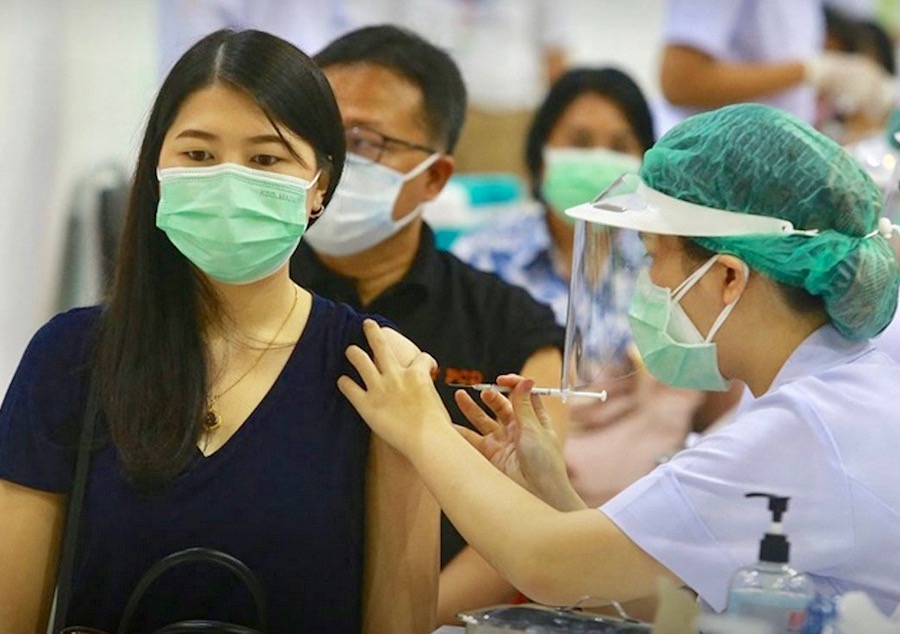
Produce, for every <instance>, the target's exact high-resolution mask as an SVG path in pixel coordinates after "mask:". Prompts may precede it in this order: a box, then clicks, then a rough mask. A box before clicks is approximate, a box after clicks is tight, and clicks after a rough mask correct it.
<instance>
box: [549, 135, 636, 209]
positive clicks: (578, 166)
mask: <svg viewBox="0 0 900 634" xmlns="http://www.w3.org/2000/svg"><path fill="white" fill-rule="evenodd" d="M640 167H641V161H640V159H638V158H636V157H634V156H631V155H630V154H624V153H622V152H615V151H613V150H608V149H606V148H590V149H582V148H545V149H544V176H543V179H542V182H541V196H542V197H543V198H544V200H545V201H546V202H547V204H548V205H550V208H551V209H552V210H553V211H554V212H555V213H556V214H557V215H559V217H560V218H563V219H564V220H565V221H566V222H568V223H569V224H574V223H575V219H574V218H571V217H569V216H567V215H565V213H563V212H564V211H565V210H566V209H569V208H570V207H575V206H576V205H582V204H584V203H587V202H590V201H591V200H593V199H594V198H596V196H597V194H599V193H600V192H602V191H603V190H604V189H606V188H607V187H609V186H610V185H612V183H613V181H615V180H616V179H617V178H618V177H619V176H621V175H622V174H625V173H627V172H635V171H637V170H638V169H639V168H640Z"/></svg>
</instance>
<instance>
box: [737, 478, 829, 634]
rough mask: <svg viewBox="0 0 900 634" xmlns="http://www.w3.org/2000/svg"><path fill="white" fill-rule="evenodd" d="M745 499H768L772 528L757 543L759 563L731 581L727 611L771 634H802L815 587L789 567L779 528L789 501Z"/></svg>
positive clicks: (750, 494)
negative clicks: (757, 623)
mask: <svg viewBox="0 0 900 634" xmlns="http://www.w3.org/2000/svg"><path fill="white" fill-rule="evenodd" d="M747 497H765V498H768V499H769V510H770V511H772V526H771V528H770V529H769V532H768V533H766V534H765V537H764V538H763V539H762V541H761V542H760V545H759V561H758V562H757V563H755V564H753V565H752V566H745V567H744V568H741V569H740V570H738V571H737V572H736V573H735V575H734V577H733V578H732V581H731V585H730V587H729V589H728V607H727V610H726V611H727V612H728V613H729V614H735V615H740V616H744V617H751V618H754V619H758V620H760V621H763V622H765V623H767V624H769V626H770V627H771V629H772V632H773V634H782V633H785V634H787V633H789V632H801V631H802V630H803V624H804V622H805V620H806V609H807V607H808V606H809V604H810V603H811V602H812V600H813V598H814V597H815V588H814V586H813V583H812V581H811V580H810V579H809V577H807V576H806V575H804V574H802V573H800V572H797V571H796V570H794V569H793V568H791V567H790V566H789V565H788V558H789V557H788V555H789V552H790V544H789V543H788V540H787V536H785V535H784V534H783V532H782V529H781V517H782V515H784V513H785V512H786V511H787V503H788V498H786V497H778V496H777V495H771V494H769V493H748V494H747Z"/></svg>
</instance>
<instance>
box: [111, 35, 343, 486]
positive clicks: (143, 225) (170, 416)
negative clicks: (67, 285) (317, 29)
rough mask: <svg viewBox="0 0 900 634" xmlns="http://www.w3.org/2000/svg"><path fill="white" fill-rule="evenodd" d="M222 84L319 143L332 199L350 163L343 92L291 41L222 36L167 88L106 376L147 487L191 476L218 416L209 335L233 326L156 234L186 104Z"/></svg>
mask: <svg viewBox="0 0 900 634" xmlns="http://www.w3.org/2000/svg"><path fill="white" fill-rule="evenodd" d="M216 82H221V83H224V84H227V85H229V86H232V87H235V88H237V89H240V90H243V91H245V92H246V93H247V94H249V95H250V96H252V97H253V98H254V100H255V101H256V103H257V104H259V106H260V108H261V109H262V110H263V111H264V112H265V114H266V116H267V117H268V118H269V120H270V121H271V122H272V124H273V127H275V129H276V131H279V134H280V130H281V129H282V128H287V129H289V130H291V131H292V132H294V133H295V134H297V135H298V136H300V137H302V138H303V139H304V140H306V141H307V142H308V143H309V144H310V145H311V146H312V148H313V149H314V151H315V154H316V160H317V164H318V166H319V167H320V168H321V169H322V170H323V172H324V174H325V175H327V176H328V179H329V184H328V189H327V191H326V194H325V202H328V200H329V199H330V197H331V195H332V193H333V192H334V188H335V187H336V186H337V182H338V180H339V179H340V174H341V171H342V169H343V165H344V153H345V145H344V134H343V128H342V125H341V119H340V113H339V111H338V107H337V103H336V102H335V99H334V95H333V94H332V92H331V88H330V86H329V84H328V82H327V80H326V79H325V77H324V75H323V74H322V72H321V71H320V70H319V68H318V67H317V66H316V65H315V63H314V62H313V61H312V60H311V59H310V58H309V57H308V56H307V55H305V54H304V53H303V52H301V51H300V50H298V49H297V48H295V47H294V46H292V45H291V44H289V43H287V42H285V41H284V40H281V39H279V38H277V37H275V36H273V35H270V34H268V33H263V32H261V31H252V30H249V31H240V32H235V31H231V30H222V31H217V32H215V33H212V34H210V35H208V36H206V37H204V38H203V39H202V40H200V41H199V42H197V43H196V44H195V45H194V46H193V47H192V48H191V49H190V50H188V51H187V52H186V53H185V54H184V55H183V56H182V57H181V59H180V60H179V61H178V62H177V63H176V64H175V66H174V67H173V68H172V70H171V71H170V73H169V75H168V77H167V78H166V80H165V81H164V82H163V85H162V87H161V88H160V91H159V95H158V96H157V98H156V102H155V104H154V106H153V110H152V111H151V113H150V118H149V121H148V123H147V129H146V132H145V134H144V140H143V144H142V146H141V151H140V156H139V157H138V162H137V167H136V170H135V174H134V183H133V186H132V189H131V196H130V202H129V209H128V215H127V217H126V221H125V226H124V229H123V233H122V237H121V242H120V245H119V252H118V255H117V261H116V268H115V275H114V278H113V284H112V287H111V290H110V295H109V297H108V300H107V302H106V306H105V309H104V311H103V316H102V319H101V326H100V332H99V342H98V347H97V360H96V368H95V385H96V389H98V390H99V393H100V399H101V403H102V411H103V414H104V417H105V420H106V423H107V425H108V428H109V432H110V437H111V440H112V442H113V443H114V444H115V446H116V448H117V450H118V454H119V457H120V459H121V462H122V465H123V467H124V469H125V472H126V474H127V475H128V477H129V478H130V480H131V481H132V482H133V483H134V484H136V485H138V486H139V487H141V488H152V487H154V486H155V485H159V484H162V483H165V482H167V481H168V480H170V479H171V478H173V477H174V476H175V475H177V474H178V473H179V472H180V471H182V470H183V469H184V467H185V466H186V465H187V463H188V461H189V460H190V459H191V456H192V454H193V453H194V452H195V451H196V443H197V440H198V438H199V435H200V433H201V429H202V427H201V426H202V423H201V421H202V417H203V415H204V413H205V410H206V397H207V378H208V377H207V353H206V347H205V344H204V335H203V332H204V327H205V326H206V325H208V324H209V323H216V322H218V321H220V320H221V319H222V306H221V303H220V301H219V300H218V298H217V296H216V294H215V293H214V291H213V290H212V288H211V287H210V286H209V284H208V283H206V282H205V280H204V278H203V277H202V276H201V275H199V274H198V273H196V271H195V269H194V268H193V267H192V266H191V264H190V263H189V261H188V260H187V259H186V258H185V257H184V256H183V255H182V254H181V253H180V252H179V251H178V250H177V249H176V248H175V247H174V246H173V245H172V243H171V242H170V241H169V239H168V238H167V237H166V235H165V234H164V233H163V232H162V231H161V230H159V229H157V227H156V209H157V205H158V203H159V183H158V180H157V177H156V169H157V164H158V161H159V154H160V149H161V147H162V143H163V138H164V136H165V134H166V132H167V130H168V129H169V127H170V126H171V125H172V122H173V120H174V119H175V117H176V115H177V114H178V110H179V108H180V107H181V104H182V103H183V102H184V101H185V99H186V98H187V97H188V96H189V95H191V94H192V93H194V92H195V91H197V90H199V89H201V88H204V87H207V86H209V85H211V84H214V83H216Z"/></svg>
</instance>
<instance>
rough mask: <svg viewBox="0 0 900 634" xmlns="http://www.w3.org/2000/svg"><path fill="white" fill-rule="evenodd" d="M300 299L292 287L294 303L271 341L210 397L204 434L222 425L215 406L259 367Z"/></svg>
mask: <svg viewBox="0 0 900 634" xmlns="http://www.w3.org/2000/svg"><path fill="white" fill-rule="evenodd" d="M299 298H300V291H299V290H298V289H297V287H296V286H294V301H293V303H292V304H291V309H290V310H289V311H288V312H287V315H285V316H284V320H283V321H282V322H281V325H280V326H278V330H276V331H275V334H274V335H273V336H272V339H270V340H269V343H267V344H266V347H265V348H263V350H262V352H260V353H259V356H258V357H256V359H255V360H254V361H253V363H251V364H250V366H249V367H248V368H247V369H246V370H244V371H243V373H242V374H241V375H240V376H239V377H238V378H237V380H236V381H234V382H233V383H232V384H231V385H229V386H228V387H226V388H225V389H224V390H222V391H221V392H219V393H218V394H216V395H214V396H210V397H209V398H208V399H207V401H206V417H205V419H204V421H203V429H204V431H205V432H206V433H209V432H211V431H213V430H214V429H217V428H218V427H219V426H220V425H221V424H222V417H221V416H219V413H218V412H216V409H215V404H216V401H218V400H219V399H220V398H222V397H223V396H224V395H225V394H227V393H228V391H229V390H231V389H232V388H233V387H234V386H236V385H237V384H238V383H240V382H241V381H243V380H244V379H245V378H247V375H248V374H250V373H251V372H252V371H253V369H254V368H256V366H258V365H259V362H260V361H262V358H263V357H264V356H266V353H267V352H268V351H269V350H271V349H272V346H274V345H275V342H276V341H277V340H278V336H279V335H280V334H281V331H282V330H284V327H285V326H286V325H287V322H288V320H289V319H290V318H291V315H293V314H294V309H295V308H297V300H298V299H299Z"/></svg>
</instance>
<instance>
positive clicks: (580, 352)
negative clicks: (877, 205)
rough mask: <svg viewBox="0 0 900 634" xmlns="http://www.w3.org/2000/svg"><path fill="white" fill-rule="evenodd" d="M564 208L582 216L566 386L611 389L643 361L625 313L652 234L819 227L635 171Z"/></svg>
mask: <svg viewBox="0 0 900 634" xmlns="http://www.w3.org/2000/svg"><path fill="white" fill-rule="evenodd" d="M566 214H567V215H569V216H571V217H573V218H575V219H576V220H577V224H576V233H575V243H574V250H573V257H572V276H571V281H570V287H569V309H568V315H567V321H566V339H565V349H564V352H563V377H562V388H563V390H564V391H565V390H571V391H574V390H578V391H582V392H584V391H589V392H599V391H604V390H605V391H608V392H609V393H610V395H614V394H615V393H616V391H617V387H619V386H620V385H622V384H624V382H625V381H626V380H627V379H628V378H629V377H631V376H632V375H634V374H635V373H636V372H638V371H639V370H640V369H641V367H642V361H641V358H640V354H639V353H638V351H637V347H636V346H635V344H634V341H633V338H632V335H631V329H630V326H629V318H628V313H629V308H630V306H631V300H632V295H633V294H634V290H635V287H636V283H637V280H638V278H639V276H640V275H641V273H642V271H645V270H648V271H649V266H650V264H651V261H650V258H649V256H648V254H647V251H646V248H645V245H644V240H645V239H646V238H648V236H652V235H671V236H697V237H700V236H739V235H750V234H772V235H788V234H793V233H802V234H806V235H814V233H815V232H807V231H798V230H796V229H794V227H793V225H792V224H791V223H790V222H788V221H786V220H782V219H779V218H772V217H768V216H756V215H750V214H742V213H734V212H729V211H724V210H720V209H713V208H709V207H704V206H701V205H695V204H693V203H689V202H685V201H682V200H679V199H677V198H673V197H671V196H667V195H665V194H663V193H661V192H659V191H656V190H653V189H651V188H649V187H647V186H646V185H645V184H644V183H643V182H642V181H641V180H640V178H639V177H638V176H637V175H636V174H626V175H624V176H622V177H620V178H619V179H617V180H616V181H615V182H614V183H613V184H612V185H611V186H610V187H609V188H607V189H606V190H604V191H603V192H602V193H600V195H598V196H597V198H595V199H594V200H593V201H592V202H590V203H586V204H584V205H579V206H577V207H572V208H570V209H567V210H566ZM680 281H681V280H679V282H680ZM676 283H677V282H676ZM669 290H673V289H669Z"/></svg>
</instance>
